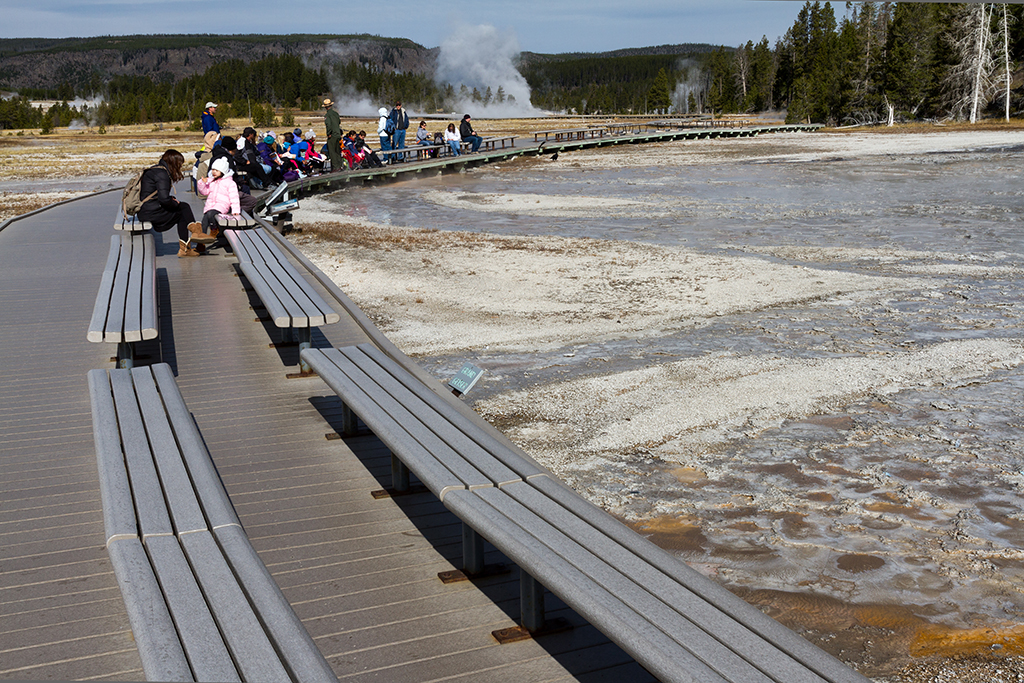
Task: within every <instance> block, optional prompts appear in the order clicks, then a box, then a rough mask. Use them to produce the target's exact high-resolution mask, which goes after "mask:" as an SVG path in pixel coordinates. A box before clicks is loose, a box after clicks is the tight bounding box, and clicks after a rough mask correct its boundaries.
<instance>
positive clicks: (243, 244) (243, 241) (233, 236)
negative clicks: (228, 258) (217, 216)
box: [224, 230, 252, 263]
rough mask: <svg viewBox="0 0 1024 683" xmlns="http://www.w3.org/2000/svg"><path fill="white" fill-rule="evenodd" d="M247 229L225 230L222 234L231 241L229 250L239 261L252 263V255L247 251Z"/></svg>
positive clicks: (248, 246)
mask: <svg viewBox="0 0 1024 683" xmlns="http://www.w3.org/2000/svg"><path fill="white" fill-rule="evenodd" d="M249 232H250V231H248V230H225V231H224V236H225V237H227V240H228V242H230V243H231V251H233V252H234V254H235V258H236V259H238V262H239V263H243V262H246V263H252V255H251V254H250V253H249V250H250V246H251V240H252V238H251V237H249V236H248V235H249Z"/></svg>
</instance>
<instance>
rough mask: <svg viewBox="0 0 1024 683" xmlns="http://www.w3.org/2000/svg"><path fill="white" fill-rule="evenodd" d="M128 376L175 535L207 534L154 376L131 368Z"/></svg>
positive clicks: (200, 510)
mask: <svg viewBox="0 0 1024 683" xmlns="http://www.w3.org/2000/svg"><path fill="white" fill-rule="evenodd" d="M131 373H132V379H133V380H134V384H135V394H136V397H137V398H138V402H139V405H140V407H141V412H142V417H143V419H144V420H145V423H146V433H147V434H148V435H149V444H150V448H151V449H152V450H153V458H154V461H155V462H156V467H157V472H158V473H159V475H160V482H161V486H162V488H163V490H164V494H165V496H166V498H167V504H168V507H169V511H170V515H171V521H172V523H173V524H174V530H175V533H179V534H182V533H186V532H189V531H199V530H206V528H207V527H206V519H205V518H204V517H203V510H202V508H201V507H200V506H199V499H198V498H197V497H196V492H195V491H194V490H193V489H192V481H191V479H189V476H188V472H187V471H186V470H185V463H184V462H182V460H181V456H180V451H179V450H178V443H177V441H176V440H175V438H174V432H173V431H172V430H171V425H170V423H169V422H168V420H167V414H166V411H165V410H164V405H163V401H162V400H161V399H160V395H159V394H158V393H157V388H156V381H155V380H154V379H153V373H152V372H150V370H149V368H148V367H142V368H133V369H132V371H131Z"/></svg>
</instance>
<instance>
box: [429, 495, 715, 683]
mask: <svg viewBox="0 0 1024 683" xmlns="http://www.w3.org/2000/svg"><path fill="white" fill-rule="evenodd" d="M488 490H489V489H478V490H476V491H453V492H451V493H449V494H448V496H447V498H446V499H445V501H444V504H445V506H446V507H447V508H448V509H450V510H451V511H452V512H454V513H455V514H456V515H458V517H459V518H460V519H462V520H464V521H466V520H470V521H469V522H468V523H470V526H472V527H473V528H474V529H475V530H476V531H477V532H478V533H480V534H481V535H482V536H483V537H484V538H486V539H487V540H489V541H490V542H491V543H492V544H493V545H494V546H495V547H496V548H497V549H498V550H500V551H501V552H502V553H504V554H505V556H506V557H508V558H509V559H511V560H513V561H517V558H519V559H525V558H532V560H531V561H530V562H529V563H527V562H523V564H522V565H521V566H524V567H526V568H527V571H528V572H529V573H530V575H531V576H533V577H534V578H536V579H537V580H538V581H540V582H541V583H542V584H544V585H545V586H547V587H548V588H550V589H551V590H552V591H554V592H555V593H556V594H557V595H558V596H559V597H560V598H562V600H564V601H565V603H566V604H568V605H569V606H570V607H572V608H573V609H574V610H575V611H576V612H578V613H579V614H580V615H581V616H582V617H584V618H585V619H587V621H589V622H590V623H592V624H593V625H594V626H596V627H597V628H598V629H600V630H601V632H602V633H604V634H605V635H607V636H608V637H609V638H610V639H611V640H613V641H614V642H615V643H617V644H618V645H619V646H621V647H622V648H623V649H624V650H626V651H627V652H629V653H630V654H631V655H633V656H634V657H635V658H636V659H637V661H639V662H640V663H641V664H642V665H643V666H644V667H645V668H647V669H648V670H649V671H650V672H651V673H652V674H654V675H655V676H656V677H657V678H658V679H659V680H661V681H665V682H666V683H715V682H718V681H725V680H726V679H725V678H723V677H722V676H721V675H719V674H718V673H717V672H715V671H714V670H713V669H711V668H710V667H708V666H707V665H706V664H705V663H704V662H702V661H701V660H700V659H698V658H696V657H694V656H693V655H692V654H691V653H689V652H687V651H686V650H683V649H682V648H680V647H679V645H678V643H676V642H675V641H674V640H672V639H671V638H669V637H668V636H667V635H665V633H663V632H662V631H661V630H659V629H657V628H655V627H654V626H653V625H652V624H651V623H650V622H648V621H647V620H646V619H644V618H642V617H641V616H640V615H637V614H636V613H634V612H631V611H629V610H624V609H623V608H622V603H621V601H619V600H618V599H617V598H616V597H615V596H614V595H612V594H611V593H609V592H608V591H607V590H605V589H604V588H602V587H601V586H599V585H598V584H597V583H595V582H594V581H593V580H591V579H590V578H589V577H588V576H586V575H585V574H584V573H583V572H581V571H579V570H578V569H576V568H575V567H573V566H572V565H571V564H569V563H568V562H566V561H565V560H564V559H562V558H561V557H559V556H558V555H557V554H556V553H538V552H537V545H538V544H537V540H536V539H535V538H534V537H533V536H531V535H530V534H528V533H526V531H524V530H523V529H521V528H519V527H518V526H517V524H516V523H515V521H513V520H510V519H509V518H508V517H506V516H504V515H502V514H501V513H499V512H498V511H497V510H495V509H494V507H492V506H491V505H489V504H488V503H487V502H486V501H485V500H484V499H483V498H481V497H480V496H479V495H478V494H479V493H480V492H482V491H488Z"/></svg>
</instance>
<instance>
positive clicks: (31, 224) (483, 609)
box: [0, 191, 650, 681]
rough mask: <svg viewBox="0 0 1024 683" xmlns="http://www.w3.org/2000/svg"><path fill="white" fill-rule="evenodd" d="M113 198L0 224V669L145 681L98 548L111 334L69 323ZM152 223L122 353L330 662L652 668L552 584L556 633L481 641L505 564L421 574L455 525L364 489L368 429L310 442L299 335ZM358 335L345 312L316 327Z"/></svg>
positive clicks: (343, 669)
mask: <svg viewBox="0 0 1024 683" xmlns="http://www.w3.org/2000/svg"><path fill="white" fill-rule="evenodd" d="M179 194H182V195H183V192H182V191H179ZM119 199H120V197H119V195H118V194H117V193H108V194H103V195H97V196H93V197H89V198H86V199H83V200H79V201H75V202H71V203H68V204H65V205H62V206H58V207H55V208H51V209H49V210H46V211H43V212H40V213H38V214H36V215H33V216H31V217H28V218H25V219H22V220H18V221H15V222H12V223H11V224H10V225H9V226H8V227H7V228H6V229H4V230H3V231H2V232H0V358H2V360H0V678H3V679H63V680H86V679H102V680H141V679H142V677H143V675H142V670H141V663H140V661H139V657H138V654H137V651H136V649H135V645H134V642H133V640H132V635H131V631H130V629H129V625H128V618H127V616H126V614H125V611H124V605H123V602H122V600H121V595H120V592H119V590H118V587H117V583H116V581H115V579H114V576H113V573H112V571H111V568H110V563H109V561H108V559H107V552H106V549H105V547H104V545H103V543H104V532H103V519H102V512H101V508H100V495H99V488H98V481H97V472H96V463H95V454H94V447H93V441H92V430H91V415H90V405H89V396H88V390H87V384H86V373H87V371H88V370H90V369H92V368H104V367H111V366H112V363H111V362H110V356H112V355H113V354H114V348H113V346H114V345H112V344H93V343H89V342H88V341H86V330H87V328H88V323H89V317H90V314H91V311H92V304H93V300H94V298H95V294H96V289H97V287H98V285H99V280H100V276H101V273H102V270H103V264H104V260H105V258H106V252H107V249H108V246H109V236H110V234H111V223H110V217H111V216H112V215H113V214H114V213H115V211H116V207H117V204H118V202H119ZM197 208H198V206H197ZM169 234H170V233H168V234H165V235H163V236H157V240H158V248H159V251H158V257H157V284H158V289H159V292H160V338H159V339H158V340H156V341H153V342H143V343H140V344H139V345H138V353H139V354H144V355H146V356H148V358H140V359H138V360H137V362H138V363H140V364H144V363H149V362H157V361H163V362H167V363H169V364H170V365H171V367H172V369H173V370H174V372H175V375H176V377H177V381H178V384H179V386H180V388H181V392H182V395H183V396H184V398H185V401H186V403H187V404H188V407H189V409H190V410H191V411H192V413H193V414H194V416H195V418H196V421H197V423H198V425H199V428H200V431H201V432H202V434H203V437H204V438H205V440H206V442H207V445H208V447H209V450H210V453H211V455H212V456H213V459H214V462H215V463H216V465H217V468H218V470H219V472H220V475H221V477H222V479H223V481H224V484H225V486H226V488H227V491H228V493H229V495H230V496H231V499H232V501H233V503H234V505H235V507H236V509H237V512H238V515H239V517H240V519H241V521H242V523H243V525H244V526H245V529H246V531H247V533H248V534H249V537H250V539H251V541H252V544H253V546H254V547H255V548H256V549H257V551H258V552H259V554H260V556H261V558H262V559H263V561H264V563H265V564H266V565H267V567H268V568H269V569H270V571H271V572H272V574H273V575H274V577H275V579H276V580H277V582H278V583H279V585H280V586H281V588H282V590H283V591H284V593H285V595H286V596H287V597H288V599H289V600H290V601H291V602H292V604H293V606H294V608H295V610H296V612H297V613H298V615H299V616H300V618H301V619H302V620H303V623H304V624H305V626H306V628H307V630H308V631H309V632H310V634H311V635H312V636H313V638H314V639H315V641H316V643H317V645H318V646H319V647H320V649H321V651H322V652H323V653H324V655H325V656H326V657H327V659H328V661H329V662H330V663H331V666H332V667H333V668H334V671H335V672H336V673H337V675H338V677H339V678H340V679H342V680H346V681H348V680H378V681H379V680H384V681H433V680H441V679H444V680H446V681H447V680H456V681H458V680H465V681H470V680H472V681H507V680H524V681H557V680H584V681H602V680H614V681H645V680H650V676H649V674H647V672H645V671H644V670H643V669H642V668H641V667H639V666H638V665H637V664H636V663H635V662H633V660H632V659H630V658H629V657H628V656H627V655H625V654H624V653H623V652H622V651H621V650H620V649H619V648H618V647H617V646H615V645H613V644H612V643H610V642H609V641H608V640H607V639H606V638H605V637H604V636H603V635H602V634H600V633H599V632H598V631H597V630H596V629H594V628H593V627H591V626H589V625H588V624H586V623H585V622H584V621H583V620H582V619H580V618H579V617H578V616H576V615H575V614H572V613H571V612H569V611H568V610H566V609H564V608H562V609H558V605H557V602H556V601H550V596H549V601H550V603H555V604H550V603H549V609H550V612H549V614H551V616H564V617H566V618H567V619H569V620H570V621H571V622H573V623H574V624H576V625H577V627H576V628H575V629H573V630H572V631H569V632H566V633H562V634H556V635H551V636H546V637H544V638H541V639H539V640H537V641H522V642H518V643H513V644H509V645H498V644H497V643H496V642H495V641H494V640H493V639H492V637H491V635H490V633H491V631H492V630H495V629H499V628H506V627H510V626H513V625H514V623H515V621H516V618H517V616H518V609H519V607H518V597H519V581H518V576H517V573H516V570H515V569H514V568H513V569H512V572H511V573H510V574H507V575H503V576H498V577H494V578H490V579H485V580H481V581H478V582H475V583H455V584H443V583H442V582H441V581H439V580H438V578H437V572H439V571H444V570H448V569H452V568H454V566H455V564H456V563H458V562H459V559H460V558H461V529H460V525H459V523H458V521H457V520H456V519H455V518H454V517H453V516H452V515H451V514H450V513H448V512H447V511H446V510H445V509H444V508H443V506H442V505H441V504H440V503H438V502H437V501H436V500H435V499H434V498H433V497H432V496H431V495H430V494H426V493H424V494H414V495H411V496H407V497H404V498H399V499H383V500H375V499H373V498H372V497H371V495H370V491H371V490H374V489H380V488H383V487H384V486H386V485H387V484H388V482H389V479H390V458H389V457H388V456H387V454H386V453H385V451H384V449H383V447H382V446H381V444H380V442H379V441H377V439H376V438H375V437H372V436H364V437H357V438H354V439H349V440H347V441H341V440H330V441H329V440H327V439H325V433H326V432H330V431H332V430H334V429H336V428H337V429H340V420H341V415H340V404H339V401H338V399H337V398H336V397H335V395H334V393H333V392H332V391H331V390H330V389H328V388H327V386H326V385H324V384H323V383H322V382H321V381H320V380H319V379H318V378H315V377H313V378H308V379H286V377H285V375H286V373H287V372H292V371H294V370H295V368H294V367H293V366H295V365H296V364H297V362H298V358H297V350H296V349H295V348H294V347H284V348H280V349H279V348H272V347H271V346H270V342H273V341H277V340H278V335H279V332H278V330H277V329H276V328H274V327H273V326H272V325H270V324H269V323H260V322H256V320H255V317H254V316H255V315H256V314H255V313H254V312H253V311H252V310H250V308H249V306H250V304H252V303H254V302H255V299H253V298H252V297H253V295H252V294H249V293H247V292H245V291H243V289H242V286H241V281H240V280H239V279H238V278H237V277H236V276H235V273H236V269H235V266H234V264H235V260H234V259H233V258H225V257H224V256H223V255H222V254H221V252H214V253H213V254H210V255H206V256H204V257H202V258H199V259H177V258H175V256H174V254H175V253H176V250H177V245H176V244H174V240H173V237H170V238H168V237H167V235H169ZM161 237H163V238H164V239H163V241H162V242H161ZM159 244H162V246H159ZM325 293H326V292H325ZM364 341H367V338H366V335H365V334H364V332H363V331H362V329H361V328H360V327H359V326H358V325H357V324H355V322H353V321H352V320H351V319H347V318H343V319H342V322H341V323H338V324H336V325H331V326H327V327H325V328H321V331H320V333H319V334H316V333H315V334H314V337H313V342H314V346H343V345H350V344H357V343H362V342H364ZM499 559H500V558H499V557H497V555H495V556H494V557H493V558H490V557H489V558H488V561H492V560H493V561H497V560H499ZM552 607H553V608H554V609H551V608H552Z"/></svg>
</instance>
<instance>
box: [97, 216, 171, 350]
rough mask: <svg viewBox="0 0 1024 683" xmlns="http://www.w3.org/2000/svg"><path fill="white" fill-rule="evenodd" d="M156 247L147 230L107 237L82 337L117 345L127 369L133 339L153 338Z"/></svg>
mask: <svg viewBox="0 0 1024 683" xmlns="http://www.w3.org/2000/svg"><path fill="white" fill-rule="evenodd" d="M157 334H158V312H157V300H156V246H155V243H154V240H153V235H152V234H151V233H139V232H130V231H123V232H120V233H119V234H115V235H112V236H111V237H110V252H109V254H108V255H107V263H106V266H105V267H104V269H103V277H102V279H101V280H100V287H99V291H98V292H97V293H96V303H95V304H94V306H93V312H92V318H91V319H90V321H89V331H88V333H87V335H86V338H87V339H88V340H89V341H91V342H114V343H116V344H117V362H118V365H119V366H120V367H122V368H130V367H132V365H133V364H134V362H135V342H139V341H146V340H150V339H156V337H157Z"/></svg>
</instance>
